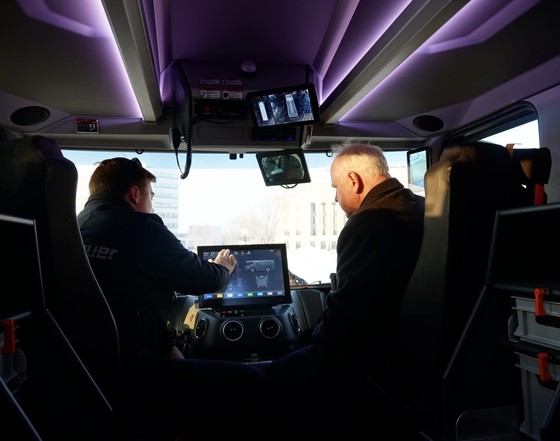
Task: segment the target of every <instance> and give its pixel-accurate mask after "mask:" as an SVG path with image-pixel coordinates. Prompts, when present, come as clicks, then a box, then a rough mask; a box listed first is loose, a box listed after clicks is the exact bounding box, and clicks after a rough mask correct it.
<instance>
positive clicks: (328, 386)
mask: <svg viewBox="0 0 560 441" xmlns="http://www.w3.org/2000/svg"><path fill="white" fill-rule="evenodd" d="M333 152H334V155H335V156H334V160H333V162H332V165H331V183H332V186H333V188H334V189H335V200H336V202H337V203H338V204H339V206H340V208H341V209H342V210H343V211H344V212H345V213H346V216H347V217H348V220H347V222H346V224H345V226H344V228H343V229H342V231H341V232H340V235H339V237H338V241H337V265H336V266H337V268H336V282H335V283H334V284H333V286H332V288H331V291H330V292H329V293H328V295H327V306H326V307H325V309H324V310H323V313H322V318H321V321H320V323H319V324H318V325H317V327H316V328H315V330H314V332H313V335H312V338H311V343H310V345H308V346H305V347H303V348H301V349H299V350H297V351H295V352H293V353H291V354H289V355H287V356H285V357H284V358H282V359H280V360H277V361H275V362H273V363H272V364H271V366H270V367H269V368H268V369H267V374H268V375H269V378H271V380H272V382H273V385H274V386H275V387H277V390H278V393H282V391H287V390H293V387H294V386H295V385H297V388H298V389H300V391H305V392H307V394H309V396H310V397H313V398H314V399H315V400H316V401H317V402H319V403H321V407H322V412H321V415H323V418H319V419H317V420H313V419H311V420H310V419H309V418H302V420H301V422H300V424H301V427H300V429H301V430H302V431H307V432H312V433H318V432H319V433H323V432H324V433H325V434H326V433H330V434H333V433H340V434H342V432H337V430H342V429H341V428H340V427H336V426H333V421H336V419H335V418H336V416H337V415H340V414H341V412H344V410H347V409H344V408H343V409H342V410H340V409H339V407H340V406H341V403H345V404H344V405H343V406H348V405H349V403H352V402H355V401H356V400H357V397H358V396H361V395H360V394H363V391H362V390H359V389H360V388H361V386H363V384H364V383H362V380H363V379H364V378H366V379H368V381H369V380H372V382H371V383H373V384H375V388H377V390H380V391H382V390H383V389H385V388H386V387H389V388H390V385H391V382H392V381H395V380H397V381H398V379H393V378H391V372H392V369H391V351H392V350H394V342H395V337H396V329H397V325H398V320H399V311H400V306H401V301H402V298H403V296H404V293H405V290H406V287H407V284H408V281H409V279H410V277H411V276H412V272H413V270H414V267H415V264H416V260H417V259H418V255H419V252H420V246H421V243H422V235H423V221H424V198H423V197H422V196H418V195H415V194H414V193H413V192H412V191H410V190H409V189H408V188H406V187H404V186H403V185H402V184H401V183H400V182H399V180H398V179H396V178H393V177H391V175H390V173H389V167H388V165H387V160H386V158H385V155H384V154H383V151H382V150H381V149H380V148H379V147H377V146H373V145H369V144H362V143H347V144H341V145H335V146H333ZM290 386H291V387H290ZM381 395H383V394H381ZM379 404H380V409H381V408H383V405H384V404H386V403H384V404H382V403H381V402H380V403H379ZM371 410H372V409H371V408H370V411H371ZM310 422H311V424H313V425H315V426H314V427H311V426H310V425H309V424H310ZM394 429H395V428H394V427H393V430H394ZM344 430H346V429H344ZM333 431H334V432H333Z"/></svg>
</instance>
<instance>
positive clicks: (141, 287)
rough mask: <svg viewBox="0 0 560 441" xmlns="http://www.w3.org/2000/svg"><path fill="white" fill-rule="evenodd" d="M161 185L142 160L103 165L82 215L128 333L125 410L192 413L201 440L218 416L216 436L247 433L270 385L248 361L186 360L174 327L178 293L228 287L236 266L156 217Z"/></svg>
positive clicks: (99, 274)
mask: <svg viewBox="0 0 560 441" xmlns="http://www.w3.org/2000/svg"><path fill="white" fill-rule="evenodd" d="M155 180H156V177H155V176H154V175H153V174H152V173H151V172H150V171H148V170H146V169H145V168H143V167H142V165H141V164H140V162H139V161H138V160H136V159H133V160H130V159H126V158H112V159H106V160H104V161H101V162H100V163H99V164H98V165H97V167H96V168H95V170H94V172H93V174H92V176H91V179H90V182H89V190H90V197H89V199H88V201H87V202H86V204H85V207H84V209H83V210H82V211H81V212H80V213H79V215H78V223H79V225H80V230H81V233H82V238H83V241H84V246H85V249H86V252H87V255H88V257H89V260H90V262H91V266H92V269H93V272H94V274H95V276H96V278H97V279H98V282H99V285H100V286H101V288H102V290H103V292H104V294H105V296H106V298H107V301H108V303H109V305H110V306H111V310H112V312H113V314H114V317H115V322H116V324H117V329H118V332H119V339H120V343H121V351H122V359H123V365H124V370H123V379H122V382H123V390H122V391H121V394H122V396H123V400H124V401H125V402H126V403H127V404H126V410H125V411H127V412H131V413H133V412H134V410H139V411H141V412H148V413H149V414H150V415H152V416H153V414H161V415H169V414H171V413H178V414H179V415H180V416H182V417H185V416H186V415H187V414H189V415H191V417H192V418H191V419H190V420H189V423H188V424H187V423H185V422H183V420H182V419H181V418H179V419H177V420H176V422H177V423H178V424H179V425H180V426H181V425H182V426H183V427H185V428H187V427H188V432H189V434H191V435H192V434H197V433H202V434H203V433H204V431H205V430H206V428H207V425H208V424H211V423H213V422H214V421H215V418H216V415H217V414H218V415H219V420H220V421H221V423H220V424H218V426H219V427H213V428H212V432H213V433H214V434H219V433H221V432H220V430H223V433H221V434H222V435H224V436H225V435H226V434H231V433H232V430H233V428H239V430H241V429H242V427H243V426H240V425H239V421H240V420H239V419H240V418H241V419H242V418H244V413H245V409H247V408H248V407H255V408H256V409H262V407H260V406H259V404H260V403H261V400H262V399H266V398H265V397H266V394H267V390H268V381H267V379H266V377H265V376H264V375H263V373H262V371H261V370H260V369H258V368H256V367H252V366H249V365H245V364H242V363H235V362H226V361H212V360H191V359H185V358H184V357H183V354H182V352H181V351H180V350H179V349H178V348H177V347H175V346H174V345H173V339H172V335H171V333H170V332H169V330H168V329H167V325H166V322H167V318H168V317H169V315H168V314H169V311H170V308H171V306H172V304H173V301H174V299H175V296H176V293H181V294H192V295H198V294H202V293H208V292H215V291H219V290H222V289H224V287H225V286H226V284H227V282H228V279H229V275H230V273H231V272H232V271H233V269H234V267H235V265H236V260H235V257H234V256H233V254H231V253H230V250H228V249H224V250H221V251H220V252H219V253H218V255H217V256H216V258H215V259H214V261H212V262H210V261H204V260H202V259H201V258H199V257H198V255H197V254H196V253H193V252H191V251H189V250H187V249H186V248H185V247H184V246H183V245H182V244H181V242H180V241H179V240H178V239H177V238H176V237H175V236H174V235H173V233H171V232H170V231H169V230H168V229H167V227H166V226H165V225H164V224H163V221H162V220H161V218H160V217H159V216H158V215H156V214H154V213H153V206H152V198H153V196H154V192H153V189H152V182H155ZM223 409H228V410H223ZM262 410H263V412H264V410H265V409H262ZM255 412H257V411H255ZM255 415H256V416H257V417H258V415H257V414H255ZM206 418H208V420H206Z"/></svg>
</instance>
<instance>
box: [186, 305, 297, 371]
mask: <svg viewBox="0 0 560 441" xmlns="http://www.w3.org/2000/svg"><path fill="white" fill-rule="evenodd" d="M185 325H186V329H187V332H186V335H187V342H188V345H187V354H188V356H189V357H192V358H218V359H228V360H237V361H245V362H262V361H266V360H271V359H274V358H277V357H279V356H282V355H284V354H286V353H288V352H290V351H291V350H293V349H294V348H295V346H297V344H298V341H299V336H300V333H301V332H302V326H301V322H300V319H299V317H298V313H297V311H296V310H295V308H294V306H293V305H292V304H282V305H276V306H272V307H267V308H259V309H251V308H249V309H247V308H237V309H217V310H216V309H211V308H198V303H195V304H194V305H192V306H191V308H190V309H189V311H188V313H187V319H186V321H185Z"/></svg>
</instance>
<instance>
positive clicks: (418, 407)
mask: <svg viewBox="0 0 560 441" xmlns="http://www.w3.org/2000/svg"><path fill="white" fill-rule="evenodd" d="M425 189H426V211H425V217H424V237H423V242H422V247H421V251H420V255H419V259H418V262H417V265H416V268H415V271H414V273H413V275H412V278H411V280H410V283H409V285H408V288H407V292H406V294H405V298H404V301H403V307H402V311H401V325H400V328H399V336H398V339H399V344H398V352H399V355H398V356H397V357H398V358H399V359H400V363H398V365H400V366H406V368H403V372H402V375H401V376H400V377H401V379H402V381H401V383H400V385H399V386H398V391H397V392H396V394H395V396H396V397H398V398H399V400H400V401H401V402H403V403H405V404H406V405H407V406H409V407H410V408H411V409H413V413H415V414H418V415H421V416H422V417H423V418H432V419H433V420H434V421H437V420H438V419H439V418H441V412H440V405H441V400H442V377H443V373H444V370H445V367H446V365H447V362H448V361H449V359H450V357H451V354H452V353H453V350H454V348H455V346H456V344H457V341H458V340H459V337H460V335H461V333H462V331H463V329H464V327H465V324H466V323H467V321H468V319H469V316H470V313H471V311H472V310H473V308H474V305H475V304H476V302H477V299H478V296H479V293H480V290H481V287H482V286H483V283H484V276H485V269H486V264H487V260H488V254H489V247H490V241H491V236H492V227H493V223H494V217H495V213H496V210H499V209H504V208H509V207H518V206H523V205H530V204H531V198H530V195H529V194H528V192H527V190H526V189H525V188H523V187H522V185H521V183H520V181H519V177H518V176H517V174H516V169H515V167H514V164H513V161H512V159H511V157H510V154H509V153H508V151H507V149H506V148H504V147H502V146H499V145H495V144H490V143H483V142H474V143H464V144H460V145H455V146H453V147H451V148H448V149H446V150H444V152H443V153H442V155H441V157H440V160H439V161H438V162H437V163H435V164H434V165H433V166H432V167H431V168H430V169H428V171H427V173H426V175H425Z"/></svg>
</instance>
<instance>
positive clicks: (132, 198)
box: [127, 185, 140, 205]
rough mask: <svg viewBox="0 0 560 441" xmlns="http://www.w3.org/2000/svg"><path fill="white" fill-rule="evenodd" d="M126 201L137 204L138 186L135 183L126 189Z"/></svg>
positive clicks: (138, 200) (138, 196)
mask: <svg viewBox="0 0 560 441" xmlns="http://www.w3.org/2000/svg"><path fill="white" fill-rule="evenodd" d="M127 196H128V203H129V204H132V205H137V204H138V203H139V202H140V188H138V186H137V185H133V186H132V187H130V188H129V189H128V193H127Z"/></svg>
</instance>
